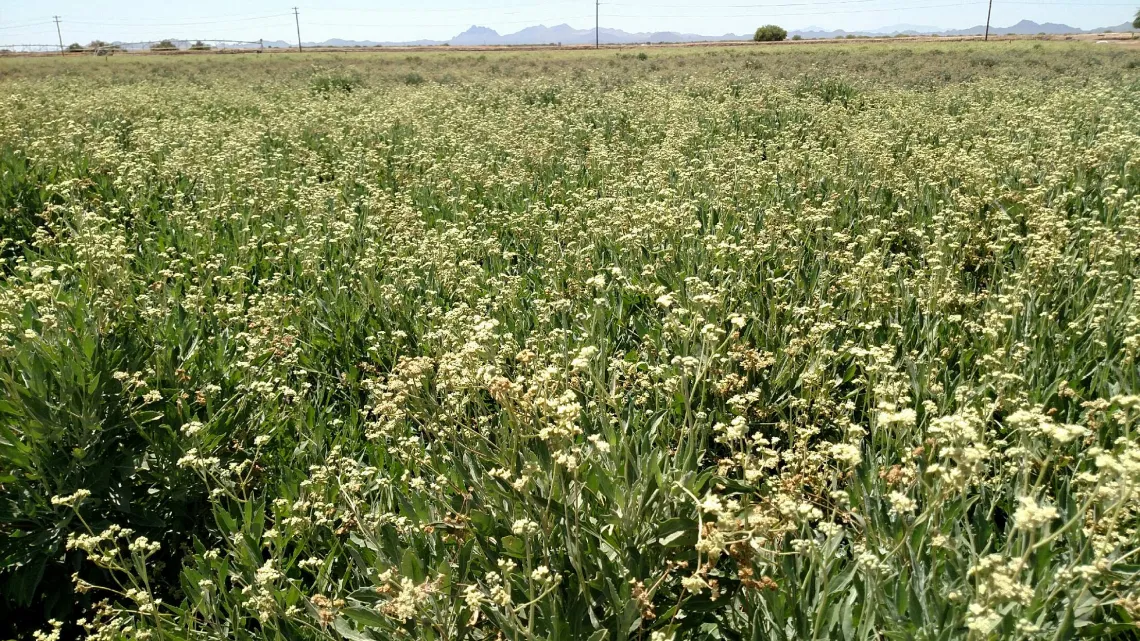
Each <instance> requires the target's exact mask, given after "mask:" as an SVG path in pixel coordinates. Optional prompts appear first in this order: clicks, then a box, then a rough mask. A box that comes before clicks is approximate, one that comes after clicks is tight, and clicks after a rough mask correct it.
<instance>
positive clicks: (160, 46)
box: [150, 40, 178, 51]
mask: <svg viewBox="0 0 1140 641" xmlns="http://www.w3.org/2000/svg"><path fill="white" fill-rule="evenodd" d="M177 48H178V47H176V46H174V43H173V42H171V41H169V40H163V41H161V42H156V43H154V44H152V45H151V46H150V50H151V51H170V50H172V49H177Z"/></svg>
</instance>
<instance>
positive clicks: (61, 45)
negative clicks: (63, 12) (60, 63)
mask: <svg viewBox="0 0 1140 641" xmlns="http://www.w3.org/2000/svg"><path fill="white" fill-rule="evenodd" d="M52 18H53V19H55V35H57V36H59V55H61V56H62V55H63V32H61V31H60V30H59V16H52Z"/></svg>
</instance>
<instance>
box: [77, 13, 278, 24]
mask: <svg viewBox="0 0 1140 641" xmlns="http://www.w3.org/2000/svg"><path fill="white" fill-rule="evenodd" d="M290 15H292V14H289V13H275V14H273V15H268V16H251V17H247V18H228V19H225V20H205V21H201V22H165V23H164V22H86V21H83V20H73V21H72V23H73V24H81V25H88V26H96V27H194V26H200V25H208V24H229V23H231V22H249V21H252V20H269V19H271V18H287V17H289V16H290Z"/></svg>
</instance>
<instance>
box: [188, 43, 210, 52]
mask: <svg viewBox="0 0 1140 641" xmlns="http://www.w3.org/2000/svg"><path fill="white" fill-rule="evenodd" d="M209 50H210V45H208V44H206V43H204V42H202V41H201V40H199V41H197V42H195V43H194V44H192V45H190V51H209Z"/></svg>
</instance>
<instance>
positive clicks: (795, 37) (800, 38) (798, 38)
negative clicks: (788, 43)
mask: <svg viewBox="0 0 1140 641" xmlns="http://www.w3.org/2000/svg"><path fill="white" fill-rule="evenodd" d="M803 39H804V37H803V36H801V35H800V34H798V33H797V34H796V35H794V36H792V40H803Z"/></svg>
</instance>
